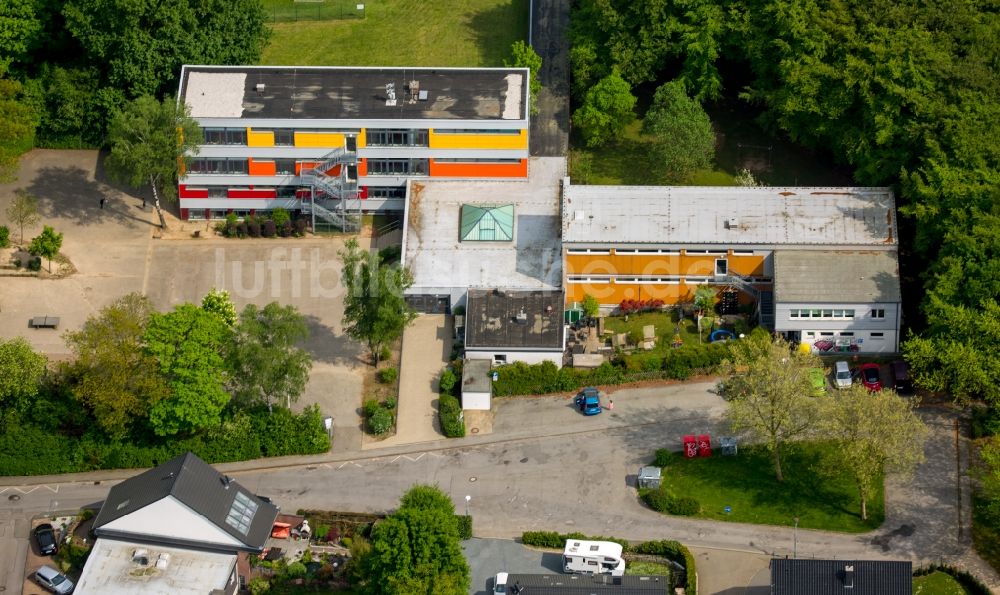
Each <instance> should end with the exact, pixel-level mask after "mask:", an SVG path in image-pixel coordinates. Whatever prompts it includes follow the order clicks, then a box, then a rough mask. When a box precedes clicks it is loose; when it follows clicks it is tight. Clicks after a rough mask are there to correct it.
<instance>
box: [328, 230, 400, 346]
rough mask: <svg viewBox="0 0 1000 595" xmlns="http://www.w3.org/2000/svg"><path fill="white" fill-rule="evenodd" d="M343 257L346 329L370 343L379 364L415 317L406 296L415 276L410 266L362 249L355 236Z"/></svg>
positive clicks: (368, 344)
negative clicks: (406, 267) (386, 260)
mask: <svg viewBox="0 0 1000 595" xmlns="http://www.w3.org/2000/svg"><path fill="white" fill-rule="evenodd" d="M340 258H341V259H342V260H343V261H344V268H343V270H342V272H341V281H342V282H343V284H344V288H345V290H346V291H347V296H346V297H345V298H344V318H343V323H344V331H345V332H346V333H347V335H348V336H349V337H351V338H353V339H355V340H357V341H361V342H363V343H364V344H365V346H367V347H368V350H369V352H370V353H371V355H372V362H373V363H374V365H375V366H378V363H379V360H380V359H381V357H382V350H383V348H385V347H386V346H387V345H389V344H390V343H392V342H393V341H395V340H396V339H398V338H400V337H401V336H402V335H403V330H404V329H405V328H406V326H407V325H408V324H410V322H412V321H413V319H414V318H415V317H416V313H415V312H414V311H413V310H412V309H411V308H410V306H409V305H408V304H407V303H406V300H405V299H403V292H404V291H405V290H406V289H407V288H409V287H410V285H412V284H413V277H412V275H410V272H409V271H408V270H407V269H404V268H401V267H399V266H397V265H390V264H382V263H380V262H379V258H378V256H377V255H374V254H370V253H368V252H365V251H364V250H362V249H361V248H360V247H359V246H358V242H357V240H356V239H354V238H352V239H350V240H348V242H347V244H346V245H345V246H344V249H343V250H341V251H340Z"/></svg>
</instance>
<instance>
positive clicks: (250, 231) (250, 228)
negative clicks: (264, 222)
mask: <svg viewBox="0 0 1000 595" xmlns="http://www.w3.org/2000/svg"><path fill="white" fill-rule="evenodd" d="M247 235H248V236H250V237H251V238H259V237H260V223H257V222H256V221H251V222H249V223H247Z"/></svg>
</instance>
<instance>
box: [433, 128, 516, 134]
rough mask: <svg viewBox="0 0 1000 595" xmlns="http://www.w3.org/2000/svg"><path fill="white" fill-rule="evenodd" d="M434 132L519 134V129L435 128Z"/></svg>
mask: <svg viewBox="0 0 1000 595" xmlns="http://www.w3.org/2000/svg"><path fill="white" fill-rule="evenodd" d="M434 134H511V135H519V134H521V130H520V129H518V128H511V129H509V130H496V129H493V128H435V129H434Z"/></svg>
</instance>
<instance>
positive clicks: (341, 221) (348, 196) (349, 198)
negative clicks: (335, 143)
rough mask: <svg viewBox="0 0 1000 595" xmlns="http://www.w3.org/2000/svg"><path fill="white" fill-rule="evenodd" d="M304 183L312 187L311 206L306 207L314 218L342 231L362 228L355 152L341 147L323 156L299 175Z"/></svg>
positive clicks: (314, 220)
mask: <svg viewBox="0 0 1000 595" xmlns="http://www.w3.org/2000/svg"><path fill="white" fill-rule="evenodd" d="M338 165H339V166H340V172H339V173H337V174H336V175H332V176H331V175H329V174H328V173H326V172H328V171H329V170H331V169H333V168H335V167H337V166H338ZM299 178H300V180H301V181H302V183H303V184H308V185H309V186H311V187H312V197H311V199H310V204H309V205H308V206H307V207H306V208H305V210H306V211H307V212H310V213H312V215H313V228H314V229H315V222H316V216H319V217H320V218H321V219H323V220H324V221H326V222H327V223H330V224H331V225H334V226H336V227H339V228H340V229H341V230H343V231H359V230H360V229H361V201H360V200H359V195H358V158H357V153H355V152H354V151H348V150H346V149H343V148H340V149H335V150H333V151H331V152H330V153H327V154H326V155H324V156H323V161H321V162H320V163H319V164H317V165H316V166H315V167H313V168H311V169H303V170H302V171H301V172H299Z"/></svg>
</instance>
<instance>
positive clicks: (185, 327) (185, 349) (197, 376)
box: [143, 304, 232, 436]
mask: <svg viewBox="0 0 1000 595" xmlns="http://www.w3.org/2000/svg"><path fill="white" fill-rule="evenodd" d="M231 333H232V330H231V329H230V328H229V327H227V326H226V323H225V322H223V321H222V319H221V318H220V317H218V316H217V315H215V314H213V313H211V312H206V311H205V310H202V309H201V308H199V307H197V306H195V305H194V304H181V305H180V306H177V307H176V308H175V309H174V311H173V312H169V313H166V314H160V313H156V312H154V313H152V314H151V315H150V318H149V323H148V324H147V326H146V332H145V334H144V336H143V340H144V343H145V352H146V354H147V355H149V356H150V357H153V358H155V359H156V362H157V364H158V365H159V369H160V373H161V374H162V375H163V377H164V379H165V380H166V383H167V386H168V387H169V389H170V392H169V394H168V395H167V396H166V397H165V398H163V399H160V400H159V401H157V402H156V404H154V405H153V407H152V409H151V411H150V415H149V421H150V425H151V426H152V428H153V431H154V432H156V434H157V435H159V436H172V435H175V434H190V433H194V432H197V431H199V430H202V429H204V428H207V427H210V426H215V425H218V424H219V422H220V419H221V417H220V416H221V414H222V410H223V408H224V407H225V406H226V404H227V403H229V398H230V397H229V393H227V392H226V391H225V389H224V386H225V383H226V380H227V374H226V367H225V360H224V359H223V357H222V353H223V349H224V347H225V346H226V345H228V344H229V342H230V337H231Z"/></svg>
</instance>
